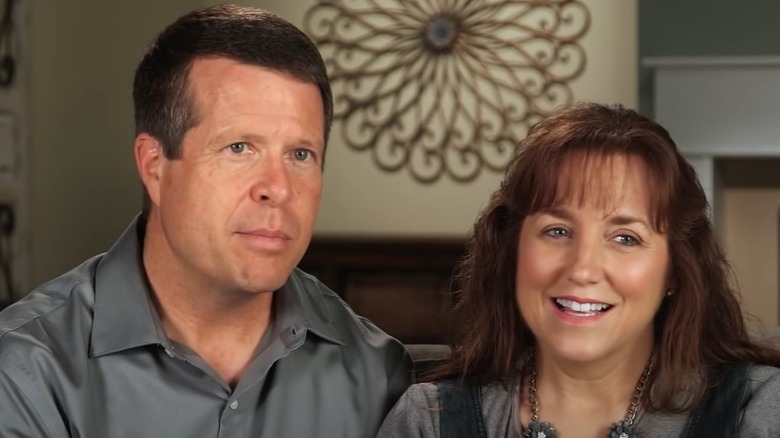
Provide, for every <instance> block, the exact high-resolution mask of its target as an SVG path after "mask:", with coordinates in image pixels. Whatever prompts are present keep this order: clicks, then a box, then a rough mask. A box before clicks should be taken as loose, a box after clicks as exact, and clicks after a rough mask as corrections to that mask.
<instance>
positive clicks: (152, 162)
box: [133, 132, 166, 205]
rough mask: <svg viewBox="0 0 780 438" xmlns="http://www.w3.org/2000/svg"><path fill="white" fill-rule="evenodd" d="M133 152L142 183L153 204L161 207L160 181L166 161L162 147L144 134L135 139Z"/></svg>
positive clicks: (155, 140) (154, 139)
mask: <svg viewBox="0 0 780 438" xmlns="http://www.w3.org/2000/svg"><path fill="white" fill-rule="evenodd" d="M133 150H134V153H135V164H136V166H137V167H138V175H139V176H140V177H141V182H142V183H143V184H144V187H146V192H147V193H148V194H149V198H151V201H152V204H154V205H159V203H160V181H161V179H162V173H163V170H164V164H165V161H166V158H165V155H164V154H163V150H162V145H161V144H160V142H159V141H158V140H157V139H156V138H154V137H152V136H151V135H149V134H147V133H144V132H142V133H140V134H138V135H137V136H136V137H135V144H134V145H133Z"/></svg>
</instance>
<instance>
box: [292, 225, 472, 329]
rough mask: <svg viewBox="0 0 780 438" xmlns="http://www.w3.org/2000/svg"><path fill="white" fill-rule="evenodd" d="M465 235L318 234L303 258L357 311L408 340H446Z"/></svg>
mask: <svg viewBox="0 0 780 438" xmlns="http://www.w3.org/2000/svg"><path fill="white" fill-rule="evenodd" d="M464 244H465V242H464V241H463V240H458V239H435V238H390V237H381V238H380V237H376V238H360V237H317V236H315V238H314V239H313V241H312V243H311V245H310V246H309V250H308V251H307V253H306V255H305V256H304V258H303V260H302V261H301V263H300V265H299V266H300V267H301V269H303V270H304V271H306V272H308V273H310V274H313V275H315V276H317V277H318V278H319V279H320V281H322V282H323V283H325V284H326V285H327V286H328V287H330V288H331V289H333V290H334V291H335V292H336V293H338V294H339V295H340V296H341V297H342V298H343V299H344V300H345V301H346V302H347V303H349V305H350V306H351V307H352V309H354V310H355V312H356V313H358V314H359V315H362V316H364V317H366V318H368V319H370V320H371V321H373V322H374V323H375V324H376V325H377V326H379V327H380V328H381V329H382V330H384V331H386V332H387V333H389V334H390V335H392V336H394V337H396V338H397V339H398V340H400V341H401V342H403V343H405V344H438V343H441V342H442V340H443V339H442V335H443V322H444V321H443V318H442V310H443V309H444V308H446V307H447V306H448V305H449V304H450V303H451V298H452V297H451V294H450V292H451V280H452V274H453V271H454V269H455V266H456V265H457V263H458V261H459V260H460V259H461V257H462V256H463V253H464V248H465V247H464Z"/></svg>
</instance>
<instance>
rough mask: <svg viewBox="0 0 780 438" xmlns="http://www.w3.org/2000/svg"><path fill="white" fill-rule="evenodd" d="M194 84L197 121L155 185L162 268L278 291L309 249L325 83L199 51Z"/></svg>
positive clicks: (209, 283)
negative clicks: (202, 55)
mask: <svg viewBox="0 0 780 438" xmlns="http://www.w3.org/2000/svg"><path fill="white" fill-rule="evenodd" d="M189 86H190V92H191V95H192V99H193V101H194V104H195V108H196V125H195V126H194V127H193V128H192V129H190V130H189V131H187V133H186V134H185V135H184V137H183V139H182V142H181V152H182V153H181V157H180V158H179V159H175V160H167V159H164V158H162V159H161V160H162V161H161V163H160V165H159V169H160V172H159V173H160V177H159V185H158V186H157V187H158V193H156V194H154V193H151V191H150V196H151V197H152V200H153V204H154V205H153V207H152V210H151V215H152V217H151V218H150V226H153V223H154V221H155V219H156V220H157V221H159V227H160V231H159V233H158V234H159V235H160V236H161V239H160V240H162V242H158V244H157V245H156V247H159V248H160V252H162V253H163V255H162V256H159V257H156V259H157V260H159V261H161V262H162V263H163V264H164V265H163V268H164V270H160V269H158V271H162V272H166V273H167V274H166V275H170V276H171V278H172V279H175V280H174V281H178V282H181V283H183V284H182V285H183V286H185V287H187V285H197V287H198V288H203V287H208V288H211V289H212V290H215V291H232V292H271V291H274V290H276V289H278V288H279V287H281V285H282V284H283V283H284V282H285V280H286V279H287V277H288V276H289V274H290V272H291V271H292V269H293V268H294V267H295V265H297V264H298V262H299V261H300V259H301V257H302V256H303V254H304V252H305V251H306V248H307V247H308V245H309V241H310V240H311V235H312V230H313V228H314V221H315V217H316V215H317V210H318V208H319V201H320V193H321V188H322V160H323V155H324V153H325V145H324V115H323V109H322V108H323V105H322V99H321V97H320V93H319V90H318V88H317V87H316V86H315V85H313V84H310V83H305V82H302V81H299V80H297V79H295V78H293V77H292V76H288V75H286V74H283V73H280V72H276V71H272V70H268V69H264V68H261V67H257V66H252V65H247V64H242V63H239V62H236V61H233V60H229V59H226V58H207V59H199V60H196V61H195V62H194V64H193V66H192V69H191V71H190V74H189Z"/></svg>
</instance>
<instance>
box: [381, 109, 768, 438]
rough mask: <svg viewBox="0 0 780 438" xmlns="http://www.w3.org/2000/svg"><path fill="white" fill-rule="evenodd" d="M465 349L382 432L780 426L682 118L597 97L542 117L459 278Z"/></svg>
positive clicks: (458, 339) (644, 432)
mask: <svg viewBox="0 0 780 438" xmlns="http://www.w3.org/2000/svg"><path fill="white" fill-rule="evenodd" d="M457 280H458V285H459V293H458V299H457V304H456V306H455V308H454V322H455V325H456V328H455V333H454V334H453V336H452V342H451V346H452V350H453V356H452V359H451V360H450V361H449V362H448V363H447V364H445V365H444V366H443V367H442V368H440V369H439V370H437V372H436V373H434V375H433V376H431V378H430V380H431V382H430V383H422V384H417V385H414V386H412V387H411V388H410V389H409V390H408V391H407V393H406V394H405V395H404V396H403V397H402V398H401V400H399V402H398V404H397V405H396V406H395V408H394V409H393V410H392V411H391V413H390V414H389V416H388V417H387V419H386V420H385V423H384V425H383V427H382V429H381V430H380V432H379V435H378V436H379V437H381V438H387V437H415V436H424V437H442V438H453V437H461V436H462V437H466V436H468V437H471V436H473V437H491V438H492V437H533V438H552V437H558V438H569V437H572V438H583V437H605V436H606V437H613V438H631V437H638V436H643V437H645V438H648V437H721V436H723V437H732V436H740V437H780V415H778V413H780V369H778V368H775V367H777V366H779V365H780V353H778V352H777V351H775V350H774V349H771V348H769V347H767V346H762V345H760V344H758V343H756V342H754V341H753V340H751V337H750V336H749V333H748V330H747V329H746V326H745V323H744V322H743V316H742V312H741V309H740V304H739V301H738V298H737V296H736V293H735V291H734V288H733V286H732V285H731V284H730V275H729V266H728V262H727V261H726V260H725V258H724V255H723V252H722V250H721V249H720V247H719V245H718V243H717V241H716V237H715V235H714V233H713V229H712V224H711V222H710V220H709V210H708V204H707V200H706V198H705V195H704V192H703V191H702V188H701V186H700V185H699V182H698V180H697V177H696V174H695V171H694V169H693V168H692V167H691V166H690V165H689V164H688V163H687V162H686V161H685V159H684V158H683V157H682V156H681V155H680V154H679V152H678V151H677V148H676V146H675V144H674V142H673V141H672V139H671V138H670V136H669V134H668V133H667V132H666V130H665V129H664V128H662V127H661V126H660V125H658V124H657V123H655V122H653V121H651V120H650V119H648V118H646V117H644V116H641V115H639V114H637V113H636V112H634V111H632V110H628V109H625V108H623V107H620V106H604V105H597V104H582V105H578V106H574V107H570V108H568V109H564V110H562V111H560V112H558V113H556V114H554V115H552V116H551V117H549V118H547V119H546V120H544V121H542V122H541V123H539V124H537V125H536V126H534V127H533V129H532V130H531V132H530V133H529V135H528V137H527V138H526V139H525V140H524V141H523V142H522V145H521V149H520V152H519V153H518V155H517V156H516V158H515V159H514V161H513V162H512V163H511V165H510V166H509V169H508V171H507V174H506V177H505V179H504V181H503V183H502V184H501V187H500V189H499V190H498V191H497V192H496V193H495V194H494V195H493V196H492V198H491V200H490V203H489V205H488V206H487V208H486V209H485V210H484V211H483V213H482V214H481V216H480V217H479V219H478V220H477V222H476V224H475V226H474V230H473V232H472V234H471V236H470V239H469V244H468V254H467V256H466V258H465V259H464V261H463V263H462V265H461V269H460V273H459V275H458V277H457Z"/></svg>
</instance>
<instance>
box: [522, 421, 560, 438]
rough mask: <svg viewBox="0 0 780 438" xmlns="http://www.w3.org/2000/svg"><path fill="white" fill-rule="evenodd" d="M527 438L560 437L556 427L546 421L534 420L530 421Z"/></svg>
mask: <svg viewBox="0 0 780 438" xmlns="http://www.w3.org/2000/svg"><path fill="white" fill-rule="evenodd" d="M525 435H526V437H527V438H558V433H557V432H555V428H554V427H552V426H551V425H550V423H548V422H546V421H539V420H533V421H531V422H530V423H528V432H527V433H526V434H525Z"/></svg>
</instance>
